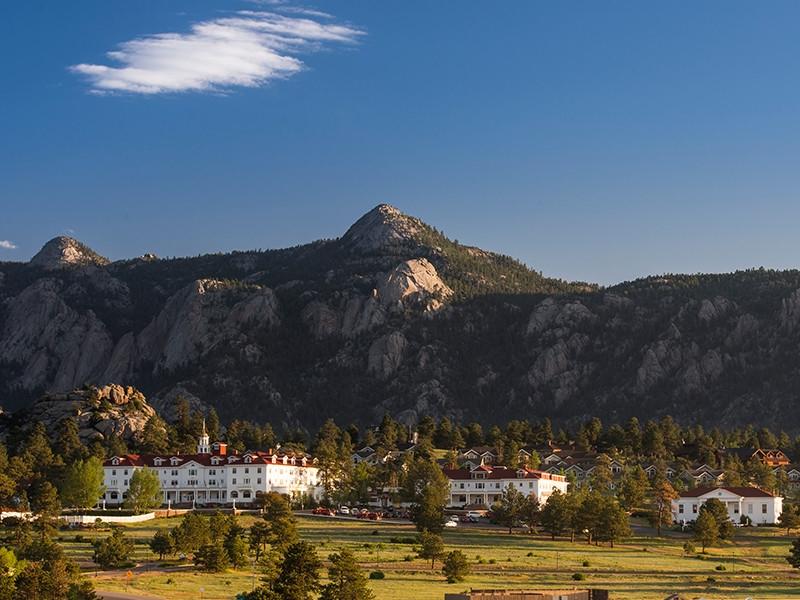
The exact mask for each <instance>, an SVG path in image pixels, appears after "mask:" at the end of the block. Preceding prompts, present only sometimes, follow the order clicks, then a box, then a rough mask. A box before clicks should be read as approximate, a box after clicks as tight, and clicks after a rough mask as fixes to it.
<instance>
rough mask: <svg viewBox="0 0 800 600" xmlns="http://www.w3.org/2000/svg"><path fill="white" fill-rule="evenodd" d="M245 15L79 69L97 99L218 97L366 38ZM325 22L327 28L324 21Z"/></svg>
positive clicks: (311, 17) (284, 17)
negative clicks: (313, 54)
mask: <svg viewBox="0 0 800 600" xmlns="http://www.w3.org/2000/svg"><path fill="white" fill-rule="evenodd" d="M280 10H281V11H283V12H286V13H290V14H279V13H278V12H274V11H260V10H246V11H238V12H236V13H233V14H231V15H230V16H227V17H223V18H218V19H213V20H210V21H202V22H199V23H195V24H193V25H192V26H191V30H190V31H189V32H188V33H160V34H155V35H146V36H142V37H139V38H136V39H134V40H130V41H127V42H124V43H122V44H120V45H119V46H118V48H117V49H116V50H113V51H111V52H108V53H107V56H108V58H109V59H111V60H112V61H114V62H115V63H117V64H118V66H108V65H102V64H79V65H73V66H71V67H70V70H72V71H73V72H75V73H79V74H81V75H83V76H85V77H86V78H87V79H88V81H89V83H90V85H91V87H92V91H93V92H96V93H114V92H122V93H136V94H161V93H170V92H172V93H174V92H220V91H223V92H224V91H228V90H230V89H231V88H234V87H239V86H241V87H258V86H261V85H264V84H265V83H267V82H269V81H271V80H274V79H282V78H286V77H289V76H291V75H293V74H295V73H297V72H298V71H300V70H302V69H303V66H304V65H303V62H302V61H301V60H300V59H299V58H298V55H299V54H302V53H304V52H309V51H313V50H319V49H321V48H323V47H324V46H325V45H326V44H333V43H345V44H352V43H354V42H356V41H357V40H358V38H359V37H360V36H362V35H364V31H362V30H361V29H358V28H355V27H353V26H350V25H346V24H339V23H335V22H329V20H330V16H329V15H327V14H325V13H317V12H316V11H309V10H308V9H293V8H292V7H288V6H287V7H281V9H280ZM322 19H324V20H325V22H322V21H321V20H322Z"/></svg>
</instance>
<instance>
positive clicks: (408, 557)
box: [403, 554, 414, 562]
mask: <svg viewBox="0 0 800 600" xmlns="http://www.w3.org/2000/svg"><path fill="white" fill-rule="evenodd" d="M403 560H404V561H405V562H411V561H412V560H414V557H413V556H411V555H410V554H406V555H405V556H404V557H403Z"/></svg>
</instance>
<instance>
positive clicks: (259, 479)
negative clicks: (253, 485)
mask: <svg viewBox="0 0 800 600" xmlns="http://www.w3.org/2000/svg"><path fill="white" fill-rule="evenodd" d="M258 483H259V485H261V477H259V478H258Z"/></svg>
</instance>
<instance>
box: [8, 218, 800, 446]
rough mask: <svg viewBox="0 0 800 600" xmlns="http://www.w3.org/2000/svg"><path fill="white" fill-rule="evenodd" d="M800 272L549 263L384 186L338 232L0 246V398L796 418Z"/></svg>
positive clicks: (331, 412) (166, 405) (343, 411)
mask: <svg viewBox="0 0 800 600" xmlns="http://www.w3.org/2000/svg"><path fill="white" fill-rule="evenodd" d="M798 289H800V272H798V271H780V272H778V271H767V270H750V271H744V272H737V273H731V274H724V275H663V276H657V277H655V276H654V277H650V278H646V279H642V280H637V281H633V282H626V283H623V284H620V285H618V286H614V287H613V288H609V289H601V288H599V287H598V286H594V285H590V284H586V283H571V282H566V281H562V280H558V279H553V278H548V277H544V276H543V275H542V274H541V273H540V272H538V271H535V270H532V269H530V268H528V267H527V266H525V265H523V264H522V263H520V262H518V261H516V260H514V259H512V258H510V257H507V256H502V255H498V254H494V253H491V252H486V251H484V250H481V249H479V248H474V247H469V246H465V245H462V244H459V243H457V242H454V241H452V240H449V239H448V238H447V237H445V236H444V235H443V234H442V233H441V232H439V231H438V230H436V229H435V228H433V227H431V226H429V225H427V224H425V223H423V222H421V221H420V220H418V219H416V218H414V217H409V216H407V215H404V214H402V213H400V212H399V211H398V210H397V209H395V208H393V207H390V206H388V205H381V206H378V207H376V208H375V209H373V210H372V211H370V212H369V213H367V214H366V215H364V216H363V217H361V218H360V219H359V220H358V221H357V222H356V223H355V224H354V225H353V226H352V227H351V228H350V229H349V230H348V231H347V232H345V233H344V235H343V236H342V237H341V238H338V239H335V240H322V241H318V242H313V243H310V244H306V245H302V246H297V247H294V248H287V249H282V250H266V251H263V250H253V251H244V252H234V253H231V254H213V255H205V256H198V257H193V258H175V259H159V258H157V257H155V256H152V255H145V256H143V257H140V258H136V259H131V260H125V261H118V262H111V263H109V262H108V261H107V260H106V259H104V258H103V257H102V256H100V254H97V253H96V252H94V251H92V250H90V249H88V248H86V246H84V245H83V244H80V243H79V242H77V241H75V240H71V239H70V238H57V239H56V240H52V241H51V242H49V243H48V244H46V245H45V247H44V248H43V249H42V251H41V252H40V253H39V254H38V255H37V256H36V257H34V258H33V259H32V260H31V261H30V262H29V263H0V402H1V403H2V405H3V406H4V407H5V408H6V409H14V408H17V407H21V406H25V405H28V404H30V403H31V402H32V400H33V399H35V398H37V397H39V396H40V395H41V394H42V393H44V392H45V391H51V392H57V391H66V390H71V389H73V388H77V387H81V386H83V385H85V384H87V383H93V384H107V383H118V384H122V385H133V386H136V387H137V388H139V389H141V390H142V391H143V392H144V393H145V394H146V395H147V396H148V398H150V399H152V403H153V404H154V406H156V408H158V409H159V410H161V412H162V413H165V414H166V415H167V416H169V414H170V411H171V410H172V409H173V407H174V405H175V402H176V399H177V398H178V397H185V398H188V399H189V400H190V401H191V402H192V403H193V405H194V406H196V407H201V408H202V407H210V406H213V407H215V408H216V410H217V411H218V412H219V414H220V416H221V418H222V419H223V421H228V420H230V419H233V418H236V417H241V416H246V417H248V418H250V419H257V420H265V421H266V420H269V421H271V422H272V423H273V424H275V425H276V426H285V427H290V428H291V427H297V426H301V427H315V426H318V425H319V424H320V423H321V422H322V421H323V420H324V419H325V418H327V417H329V416H333V417H336V419H337V421H339V422H342V423H344V422H350V421H353V422H359V423H368V422H375V421H376V420H378V419H379V418H380V417H381V416H382V415H383V413H384V412H389V413H391V414H393V415H395V416H397V417H398V418H400V419H402V420H404V421H408V422H413V421H415V420H417V419H419V418H420V417H421V416H422V415H432V416H434V417H439V416H449V417H451V418H454V419H457V420H464V421H466V420H479V421H481V422H484V423H487V424H488V423H494V422H502V421H505V420H508V419H512V418H537V417H543V416H549V417H552V418H553V419H555V420H556V421H573V422H578V421H580V420H582V419H583V418H585V417H586V416H587V415H599V416H601V417H602V418H603V420H604V421H606V422H611V421H615V420H618V421H621V420H624V419H626V418H628V417H629V416H632V415H636V416H639V417H640V418H650V417H658V416H661V415H665V414H671V415H673V416H674V417H675V418H676V419H677V420H679V421H682V422H691V421H694V420H698V421H700V422H703V423H706V424H727V425H733V424H739V423H751V422H752V423H756V424H765V425H777V426H779V428H785V429H789V430H797V429H798V428H800V410H798V408H797V407H796V404H797V403H796V399H797V390H800V371H798V363H799V362H800V360H799V359H798V356H800V291H798Z"/></svg>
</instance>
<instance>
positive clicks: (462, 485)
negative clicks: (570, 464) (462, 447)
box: [443, 465, 568, 507]
mask: <svg viewBox="0 0 800 600" xmlns="http://www.w3.org/2000/svg"><path fill="white" fill-rule="evenodd" d="M443 470H444V474H445V475H447V478H448V479H449V480H450V501H449V503H448V504H449V506H451V507H457V506H458V507H464V506H467V505H482V506H486V507H490V506H491V505H492V504H493V503H494V502H496V501H498V500H499V499H500V497H501V496H502V495H503V491H504V490H505V489H506V488H507V487H508V485H509V484H511V485H513V486H514V487H515V488H517V490H518V491H519V492H521V493H522V494H524V495H525V496H531V495H533V496H536V497H537V498H538V499H539V502H541V503H542V504H544V503H545V502H547V499H548V498H549V497H550V495H551V494H552V493H553V491H554V490H559V491H560V492H562V493H566V492H567V485H568V484H567V478H566V477H564V476H563V475H555V474H551V473H546V472H544V471H537V470H534V469H524V468H520V469H510V468H508V467H502V466H491V465H480V466H478V467H475V468H472V469H469V468H461V469H443Z"/></svg>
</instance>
